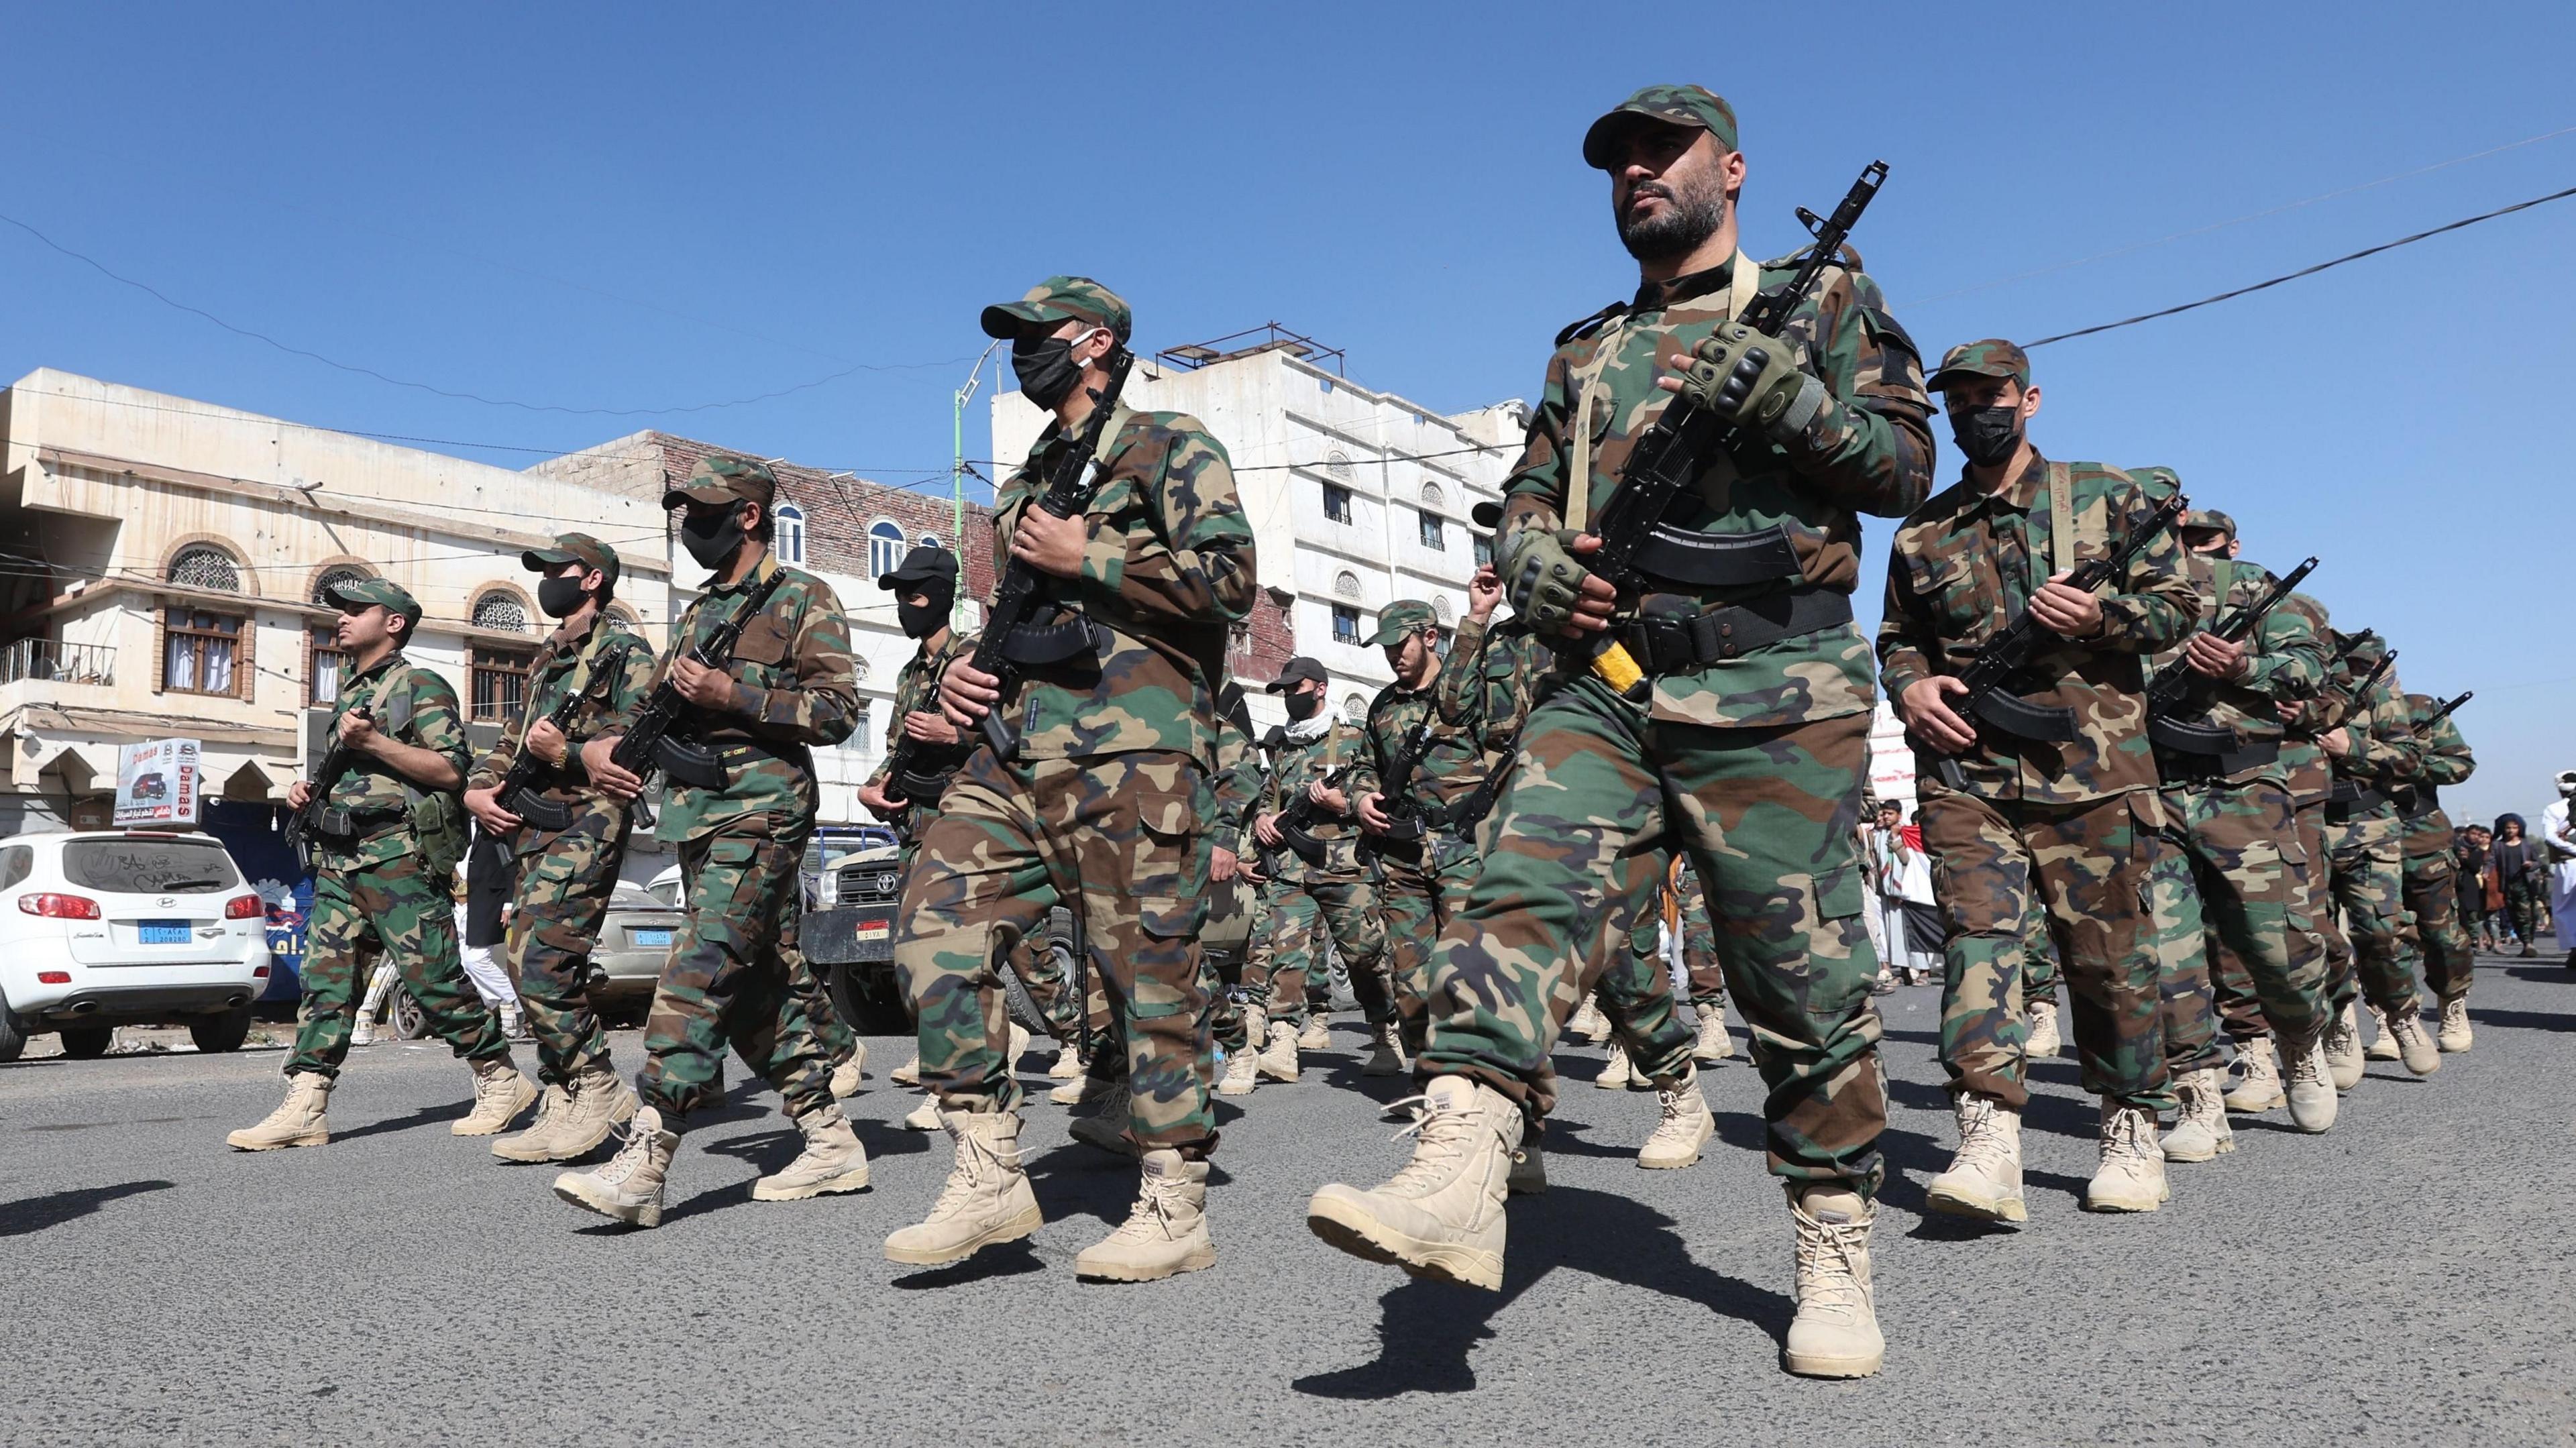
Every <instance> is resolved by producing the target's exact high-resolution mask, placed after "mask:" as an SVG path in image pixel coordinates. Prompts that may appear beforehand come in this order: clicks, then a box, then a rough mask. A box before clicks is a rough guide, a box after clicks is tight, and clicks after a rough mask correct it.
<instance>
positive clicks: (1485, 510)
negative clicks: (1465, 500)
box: [1467, 503, 1503, 528]
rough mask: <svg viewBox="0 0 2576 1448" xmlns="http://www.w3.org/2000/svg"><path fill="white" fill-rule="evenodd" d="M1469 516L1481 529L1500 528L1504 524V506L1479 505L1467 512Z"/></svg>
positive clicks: (1492, 504) (1496, 504)
mask: <svg viewBox="0 0 2576 1448" xmlns="http://www.w3.org/2000/svg"><path fill="white" fill-rule="evenodd" d="M1467 516H1468V517H1469V518H1472V519H1474V520H1475V524H1476V526H1477V527H1479V528H1499V527H1501V526H1502V523H1503V505H1502V504H1500V503H1478V504H1477V505H1476V506H1474V507H1472V508H1469V509H1468V510H1467Z"/></svg>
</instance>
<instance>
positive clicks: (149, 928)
mask: <svg viewBox="0 0 2576 1448" xmlns="http://www.w3.org/2000/svg"><path fill="white" fill-rule="evenodd" d="M140 933H141V939H142V942H143V943H144V944H145V945H185V944H187V943H188V940H189V930H188V922H187V921H185V920H146V921H144V922H143V923H142V926H141V930H140Z"/></svg>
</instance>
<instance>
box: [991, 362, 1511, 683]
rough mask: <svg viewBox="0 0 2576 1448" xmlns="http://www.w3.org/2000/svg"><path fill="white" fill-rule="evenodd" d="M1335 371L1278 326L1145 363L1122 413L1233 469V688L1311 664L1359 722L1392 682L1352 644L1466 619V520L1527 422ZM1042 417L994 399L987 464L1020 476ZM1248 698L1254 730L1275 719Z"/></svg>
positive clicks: (1479, 544)
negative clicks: (1384, 620) (1415, 616)
mask: <svg viewBox="0 0 2576 1448" xmlns="http://www.w3.org/2000/svg"><path fill="white" fill-rule="evenodd" d="M1340 360H1341V357H1340V354H1339V353H1337V352H1333V351H1331V350H1330V349H1327V348H1324V347H1322V346H1320V345H1318V344H1317V343H1315V342H1313V341H1311V340H1309V339H1307V338H1303V337H1299V336H1296V335H1294V334H1292V333H1288V332H1285V331H1282V330H1280V329H1279V328H1277V327H1276V326H1275V325H1274V326H1271V327H1265V328H1261V329H1258V330H1256V331H1255V332H1252V333H1246V334H1242V335H1240V336H1237V337H1229V338H1220V339H1218V340H1217V341H1215V342H1210V343H1206V344H1201V345H1195V346H1188V347H1176V348H1172V349H1170V350H1168V351H1165V352H1162V353H1160V354H1158V355H1157V356H1155V357H1154V358H1152V359H1143V358H1140V359H1139V360H1138V362H1137V365H1136V368H1135V371H1134V372H1133V373H1131V374H1130V375H1129V377H1128V381H1127V392H1126V396H1125V399H1124V400H1125V401H1126V403H1127V404H1128V405H1129V406H1132V407H1137V408H1148V409H1161V410H1168V411H1176V412H1186V413H1189V414H1191V415H1192V416H1194V417H1196V418H1198V419H1199V420H1200V421H1201V422H1203V423H1205V424H1207V427H1208V430H1209V431H1210V432H1212V433H1214V434H1215V435H1216V438H1217V440H1218V441H1219V442H1222V443H1223V444H1225V449H1226V453H1227V455H1228V456H1230V457H1231V458H1232V459H1233V462H1234V471H1235V485H1236V487H1237V489H1238V490H1239V491H1240V493H1241V495H1242V498H1243V504H1244V509H1245V511H1246V512H1247V513H1248V514H1250V516H1251V519H1252V527H1253V534H1254V539H1255V547H1256V548H1257V550H1258V555H1259V558H1260V567H1261V583H1262V595H1263V597H1262V601H1261V604H1260V605H1259V607H1258V608H1257V609H1256V611H1255V614H1254V617H1253V619H1252V620H1251V621H1250V624H1249V625H1248V626H1247V627H1245V628H1242V629H1239V630H1238V631H1237V638H1238V648H1237V650H1236V656H1235V659H1234V661H1233V662H1234V666H1235V672H1236V674H1237V676H1238V677H1240V678H1243V679H1245V680H1246V681H1247V682H1248V683H1262V682H1267V681H1269V680H1270V679H1273V678H1276V677H1277V676H1278V670H1279V666H1280V665H1281V664H1282V663H1284V662H1286V660H1287V658H1288V656H1289V655H1291V654H1308V655H1311V656H1313V657H1314V658H1315V659H1317V660H1319V661H1320V662H1321V663H1322V664H1323V665H1324V667H1325V668H1326V669H1327V670H1328V671H1330V672H1331V674H1332V676H1333V686H1332V687H1333V693H1332V699H1333V704H1334V707H1335V708H1336V709H1338V710H1340V711H1342V712H1344V713H1345V714H1349V715H1352V716H1354V717H1356V715H1357V714H1358V713H1359V712H1360V711H1361V710H1362V709H1363V708H1364V707H1365V706H1366V704H1367V702H1368V700H1369V699H1370V698H1371V697H1372V696H1374V695H1375V694H1376V692H1377V691H1378V690H1379V689H1380V688H1382V687H1384V686H1385V685H1386V684H1387V683H1388V682H1389V681H1390V680H1391V679H1392V678H1393V675H1392V674H1391V673H1390V671H1389V670H1388V669H1387V666H1386V657H1385V655H1384V654H1383V653H1382V652H1380V651H1379V650H1377V649H1374V648H1371V647H1369V646H1368V645H1367V644H1366V643H1364V642H1362V640H1365V639H1366V638H1367V637H1368V636H1369V635H1370V634H1371V633H1373V632H1375V631H1376V628H1377V615H1378V611H1379V610H1380V609H1382V608H1384V607H1385V606H1386V605H1387V604H1389V603H1391V602H1393V601H1394V600H1396V599H1399V598H1426V599H1429V600H1430V601H1431V603H1432V607H1433V609H1434V611H1435V612H1437V613H1438V615H1439V616H1440V618H1441V619H1443V620H1444V621H1446V620H1450V619H1454V618H1456V617H1457V616H1458V615H1459V613H1460V612H1461V611H1463V610H1464V609H1465V608H1466V606H1467V594H1466V588H1467V579H1468V577H1469V575H1471V574H1472V573H1474V572H1475V569H1476V564H1477V561H1478V560H1479V558H1481V557H1482V556H1483V550H1484V547H1485V544H1484V541H1483V540H1482V539H1481V538H1479V537H1478V536H1477V535H1476V532H1475V529H1474V527H1473V525H1472V524H1471V523H1470V522H1469V520H1468V513H1469V510H1470V509H1472V508H1473V507H1474V506H1475V505H1476V504H1477V503H1478V502H1481V501H1485V500H1487V499H1493V498H1498V497H1500V496H1501V488H1502V483H1503V479H1504V477H1505V476H1506V475H1507V474H1508V473H1509V471H1510V469H1511V465H1512V464H1513V462H1515V461H1516V460H1517V459H1518V458H1519V456H1520V449H1521V439H1522V433H1523V431H1524V429H1525V428H1526V426H1527V421H1528V409H1527V407H1526V406H1525V405H1524V404H1523V403H1521V402H1519V401H1517V400H1514V401H1506V402H1498V403H1495V404H1493V405H1491V406H1488V407H1481V408H1477V409H1475V410H1473V411H1470V412H1462V413H1457V414H1454V415H1452V414H1443V413H1440V412H1437V411H1434V410H1433V409H1431V408H1429V407H1427V406H1425V405H1423V404H1421V403H1418V402H1413V401H1410V400H1408V399H1406V398H1404V397H1402V396H1399V395H1397V394H1395V393H1393V392H1379V391H1375V390H1373V389H1371V388H1368V387H1365V386H1362V385H1360V384H1358V383H1355V382H1353V381H1351V380H1350V379H1349V378H1347V377H1344V376H1343V375H1341V372H1340V370H1339V368H1338V365H1337V364H1338V363H1339V362H1340ZM1047 419H1048V414H1045V413H1042V412H1040V411H1039V410H1038V409H1036V408H1035V407H1032V406H1030V405H1029V403H1028V400H1027V399H1026V398H1024V397H1022V396H1021V395H1020V394H1019V393H1017V392H1006V393H1002V394H1000V395H999V396H996V397H995V398H994V399H993V412H992V422H993V449H994V451H993V456H994V457H995V458H996V459H999V460H1001V463H1002V465H1003V466H1004V467H1006V468H1007V467H1009V466H1012V465H1015V464H1016V463H1017V462H1018V461H1019V460H1020V459H1021V458H1024V457H1026V456H1027V455H1028V451H1029V448H1030V446H1031V445H1032V444H1034V443H1035V442H1036V440H1037V436H1038V434H1039V433H1040V432H1041V431H1043V430H1044V428H1045V425H1046V422H1047ZM1252 698H1253V701H1254V702H1253V710H1254V717H1255V718H1256V720H1258V721H1260V722H1262V723H1264V724H1268V723H1276V722H1278V721H1279V720H1280V719H1282V718H1284V717H1285V715H1284V711H1283V710H1282V709H1281V708H1280V707H1279V705H1278V703H1277V702H1276V700H1274V699H1272V698H1270V696H1268V695H1265V694H1261V693H1258V692H1257V691H1256V692H1254V693H1253V695H1252Z"/></svg>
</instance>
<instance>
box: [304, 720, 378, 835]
mask: <svg viewBox="0 0 2576 1448" xmlns="http://www.w3.org/2000/svg"><path fill="white" fill-rule="evenodd" d="M349 712H350V713H351V714H353V715H355V716H357V717H358V718H361V719H364V720H366V721H367V722H368V723H370V724H372V723H374V722H375V719H376V716H375V714H374V713H373V712H372V711H371V710H369V709H368V708H367V706H366V705H364V704H361V705H359V706H358V707H357V708H355V709H352V710H350V711H349ZM357 758H358V751H356V750H355V749H352V748H350V747H349V743H348V741H347V740H345V739H342V738H340V736H339V729H338V727H337V725H336V722H335V724H334V727H333V729H332V734H331V747H330V748H329V749H326V750H324V751H323V753H322V767H321V768H319V769H317V770H315V771H313V784H312V787H311V790H310V792H308V793H307V794H306V795H305V796H304V807H303V808H302V809H299V810H297V811H296V812H295V813H293V814H291V815H288V816H287V817H286V845H287V848H288V849H291V850H293V851H294V852H295V866H296V868H297V869H300V870H302V871H303V872H304V873H306V874H308V875H310V874H312V873H313V846H314V843H315V841H317V840H319V839H320V838H321V837H322V836H323V835H324V834H326V833H328V834H335V835H345V834H347V833H348V831H347V830H344V829H340V830H330V829H326V828H325V826H324V823H323V820H324V817H325V816H326V815H327V814H328V813H329V809H328V800H329V798H330V794H331V790H332V787H333V786H335V785H337V784H338V783H339V782H340V776H341V775H344V774H346V773H348V772H349V766H350V765H352V764H354V763H356V762H357Z"/></svg>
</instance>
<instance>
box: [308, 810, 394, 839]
mask: <svg viewBox="0 0 2576 1448" xmlns="http://www.w3.org/2000/svg"><path fill="white" fill-rule="evenodd" d="M410 817H411V811H410V810H409V809H407V808H405V807H403V806H401V805H373V806H360V807H359V808H356V809H326V810H324V811H322V814H321V817H320V818H319V819H316V820H315V821H314V822H313V825H314V833H316V834H319V835H324V836H327V837H329V838H331V839H335V840H354V839H358V838H360V837H362V836H365V835H372V834H376V833H378V831H376V830H374V829H371V828H367V827H368V826H371V825H386V824H392V823H394V822H395V821H397V820H404V819H409V818H410Z"/></svg>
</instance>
